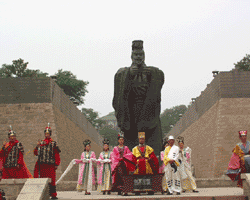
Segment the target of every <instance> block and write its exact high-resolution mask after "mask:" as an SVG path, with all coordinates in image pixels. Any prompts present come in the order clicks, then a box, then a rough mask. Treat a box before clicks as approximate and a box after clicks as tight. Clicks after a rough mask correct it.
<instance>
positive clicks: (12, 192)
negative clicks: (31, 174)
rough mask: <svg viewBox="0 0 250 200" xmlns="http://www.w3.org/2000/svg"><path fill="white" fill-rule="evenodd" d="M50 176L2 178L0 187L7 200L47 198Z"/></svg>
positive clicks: (39, 199) (45, 199) (42, 199)
mask: <svg viewBox="0 0 250 200" xmlns="http://www.w3.org/2000/svg"><path fill="white" fill-rule="evenodd" d="M50 181H51V180H50V178H39V179H38V178H32V179H2V180H1V181H0V188H1V189H2V190H4V192H5V197H6V199H7V200H16V199H17V200H34V199H36V200H47V199H49V187H48V183H49V182H50Z"/></svg>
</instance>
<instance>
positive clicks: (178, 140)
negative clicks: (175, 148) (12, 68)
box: [177, 136, 184, 144]
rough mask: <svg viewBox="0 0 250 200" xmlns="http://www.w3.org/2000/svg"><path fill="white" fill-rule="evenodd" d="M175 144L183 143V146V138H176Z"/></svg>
mask: <svg viewBox="0 0 250 200" xmlns="http://www.w3.org/2000/svg"><path fill="white" fill-rule="evenodd" d="M177 142H178V143H183V144H184V137H181V136H178V138H177Z"/></svg>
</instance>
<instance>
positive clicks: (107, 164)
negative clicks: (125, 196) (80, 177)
mask: <svg viewBox="0 0 250 200" xmlns="http://www.w3.org/2000/svg"><path fill="white" fill-rule="evenodd" d="M111 156H112V152H111V151H109V140H108V139H107V138H105V139H104V140H103V152H101V153H100V156H99V159H98V160H99V161H100V162H99V163H98V165H99V172H97V173H99V177H98V185H99V188H98V190H101V191H102V192H103V194H105V193H106V192H107V193H108V194H110V191H111V189H112V176H111Z"/></svg>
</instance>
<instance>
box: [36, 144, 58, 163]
mask: <svg viewBox="0 0 250 200" xmlns="http://www.w3.org/2000/svg"><path fill="white" fill-rule="evenodd" d="M41 144H42V145H43V144H44V141H42V142H41ZM55 149H57V151H58V152H59V153H60V152H61V150H60V149H59V147H58V146H57V144H56V142H55V141H52V142H50V143H49V145H43V146H40V147H39V148H38V156H39V157H38V162H40V163H46V164H55V156H54V155H55V153H54V151H55Z"/></svg>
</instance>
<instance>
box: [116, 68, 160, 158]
mask: <svg viewBox="0 0 250 200" xmlns="http://www.w3.org/2000/svg"><path fill="white" fill-rule="evenodd" d="M132 67H133V66H131V67H124V68H120V69H119V70H118V71H117V73H116V75H115V83H114V84H115V88H114V98H113V107H114V109H115V116H116V119H117V123H118V127H120V128H121V130H122V131H123V132H124V136H125V139H126V140H125V143H126V145H127V146H128V147H129V148H130V149H132V148H133V147H134V146H136V144H138V143H139V142H138V137H137V136H138V132H145V134H146V135H145V136H146V143H147V144H148V145H150V146H151V147H153V149H154V151H155V154H156V155H159V153H160V148H161V144H162V131H161V122H160V111H161V105H160V103H161V88H162V85H163V83H164V74H163V72H162V71H161V70H160V69H158V68H156V67H147V66H146V65H145V66H144V67H143V68H142V69H137V70H132Z"/></svg>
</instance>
